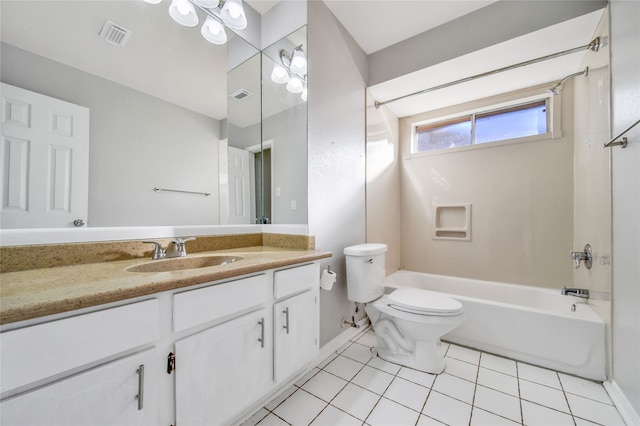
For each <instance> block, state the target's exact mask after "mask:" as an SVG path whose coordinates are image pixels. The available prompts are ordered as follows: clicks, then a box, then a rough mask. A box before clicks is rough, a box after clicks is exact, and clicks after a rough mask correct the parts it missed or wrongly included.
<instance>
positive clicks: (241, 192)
mask: <svg viewBox="0 0 640 426" xmlns="http://www.w3.org/2000/svg"><path fill="white" fill-rule="evenodd" d="M250 182H251V170H250V165H249V151H245V150H244V149H239V148H234V147H232V146H230V147H229V224H231V225H239V224H247V223H251V218H250V216H249V215H250V213H251V204H250V203H251V190H250V187H249V184H250Z"/></svg>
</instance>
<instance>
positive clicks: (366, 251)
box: [344, 244, 387, 256]
mask: <svg viewBox="0 0 640 426" xmlns="http://www.w3.org/2000/svg"><path fill="white" fill-rule="evenodd" d="M386 251H387V245H386V244H358V245H355V246H350V247H345V249H344V254H346V255H348V256H373V255H376V254H382V253H384V252H386Z"/></svg>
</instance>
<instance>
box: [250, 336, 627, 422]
mask: <svg viewBox="0 0 640 426" xmlns="http://www.w3.org/2000/svg"><path fill="white" fill-rule="evenodd" d="M375 344H376V339H375V335H374V333H373V331H371V330H370V329H367V330H363V331H362V332H361V333H359V334H358V335H357V336H355V337H354V338H353V339H352V340H351V341H350V342H348V343H347V344H346V345H344V346H343V347H342V348H340V350H338V351H337V352H336V353H334V354H332V355H331V356H330V357H328V358H327V359H326V360H325V361H323V362H322V363H320V364H319V365H318V366H317V367H316V368H314V369H313V370H312V371H310V372H309V374H307V375H306V376H305V377H303V378H302V379H300V380H299V381H298V382H297V383H295V385H293V386H291V387H290V388H289V389H286V390H285V391H284V392H282V393H281V394H280V395H279V396H277V397H276V398H275V399H274V400H272V401H271V402H270V403H269V404H267V405H266V406H265V407H264V408H262V409H260V410H259V411H258V412H257V413H255V414H254V415H253V416H252V417H251V418H250V419H249V420H247V421H246V422H245V423H244V424H243V426H249V425H259V426H271V425H294V426H299V425H323V426H325V425H326V426H336V425H372V426H373V425H393V426H403V425H443V424H445V425H490V426H496V425H518V424H520V425H522V424H524V425H531V426H533V425H545V426H550V425H554V426H555V425H558V426H561V425H575V426H587V425H606V426H617V425H624V421H623V420H622V418H621V417H620V414H619V413H618V411H617V410H616V408H615V407H614V405H613V403H612V402H611V399H610V398H609V396H608V394H607V393H606V391H605V390H604V387H603V386H602V385H600V384H598V383H594V382H591V381H588V380H583V379H579V378H576V377H573V376H569V375H566V374H563V373H558V372H555V371H551V370H546V369H543V368H539V367H535V366H532V365H528V364H524V363H521V362H516V361H513V360H510V359H506V358H500V357H497V356H495V355H491V354H487V353H483V352H479V351H476V350H472V349H468V348H465V347H462V346H457V345H453V344H443V346H444V347H443V350H445V351H446V361H447V367H446V369H445V372H444V373H443V374H440V375H438V376H435V375H432V374H427V373H424V372H420V371H417V370H413V369H410V368H406V367H401V366H399V365H396V364H392V363H389V362H386V361H383V360H382V359H380V358H377V357H374V356H373V355H372V352H371V349H372V348H373V347H375Z"/></svg>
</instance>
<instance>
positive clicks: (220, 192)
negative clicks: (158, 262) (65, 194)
mask: <svg viewBox="0 0 640 426" xmlns="http://www.w3.org/2000/svg"><path fill="white" fill-rule="evenodd" d="M167 6H168V4H167V2H162V3H161V4H159V5H150V4H147V3H145V2H142V1H129V2H113V1H76V2H64V1H29V2H24V1H12V0H8V1H3V2H2V3H1V4H0V7H1V8H2V10H1V18H2V26H1V27H2V33H1V37H0V40H1V41H2V49H1V50H0V53H1V55H2V58H1V65H2V70H1V73H0V75H1V76H2V81H3V82H6V83H8V84H11V85H13V86H17V87H23V88H25V89H28V90H30V91H33V92H36V93H41V94H44V95H46V96H50V97H53V98H57V99H61V100H64V101H67V102H70V103H73V104H78V105H83V106H86V107H88V108H89V113H90V138H89V139H90V149H89V151H90V154H89V159H88V161H89V176H88V179H87V180H88V187H89V191H88V207H87V210H88V215H87V216H86V217H85V218H82V219H84V222H85V223H86V225H87V226H90V227H112V226H118V227H119V226H124V227H126V226H181V225H217V224H226V223H255V221H256V219H257V218H261V217H263V216H265V215H264V214H263V213H262V203H261V199H262V198H263V195H262V189H261V188H262V185H261V181H260V179H258V180H256V178H255V174H256V173H258V175H259V176H262V171H261V167H260V160H261V151H260V145H261V140H262V129H261V127H260V119H261V108H262V104H261V87H260V67H261V60H262V58H261V57H260V55H258V54H257V53H258V52H259V51H258V49H256V48H255V47H253V46H251V44H249V43H247V42H246V41H245V40H243V39H242V38H241V37H238V36H234V34H233V33H231V32H230V31H227V33H228V37H229V41H228V43H227V44H226V45H222V46H217V45H212V44H210V43H208V42H206V41H205V40H204V39H203V38H202V37H201V35H200V31H199V28H197V27H196V28H185V27H182V26H180V25H178V24H176V23H175V22H173V21H172V20H171V18H170V17H169V15H168V13H167ZM200 18H201V21H202V20H203V17H202V16H200ZM107 20H110V21H113V22H114V23H115V24H117V25H119V26H121V27H122V28H124V29H125V30H127V31H130V33H131V35H130V37H128V40H127V44H126V45H125V46H123V47H119V46H114V45H113V44H110V43H107V42H106V41H105V40H103V39H102V38H100V32H101V29H102V28H103V25H104V24H105V22H106V21H107ZM29 22H37V23H38V25H37V26H36V25H27V24H26V23H29ZM227 72H229V73H228V75H227ZM247 76H248V77H247ZM243 79H246V80H243ZM228 81H229V82H231V83H233V84H232V85H229V86H228V85H227V82H228ZM238 81H239V82H241V84H238V85H237V86H238V87H239V88H243V89H246V90H247V91H248V92H250V93H251V95H250V96H249V97H247V98H246V99H245V100H244V101H240V100H236V99H232V98H229V95H233V94H234V93H235V90H232V87H235V83H236V82H238ZM240 96H242V95H240ZM249 104H251V106H250V107H249V106H248V105H249ZM227 106H228V107H229V113H228V119H227ZM305 111H306V110H305ZM304 120H305V121H304V122H305V126H304V127H305V128H306V112H305V115H304ZM227 124H228V125H229V130H228V131H227ZM289 126H290V123H289V124H284V127H289ZM238 129H250V130H251V131H253V132H254V134H253V135H252V136H250V137H245V136H243V137H242V138H238V137H237V135H238V132H237V130H238ZM301 142H302V143H303V145H304V153H303V154H302V155H303V157H302V158H301V159H299V158H297V157H293V155H300V151H299V150H298V151H292V152H291V153H289V152H287V151H286V150H285V149H284V147H285V145H282V147H283V150H281V151H279V152H280V153H281V155H286V159H284V158H283V160H282V161H283V162H284V163H285V164H289V163H296V164H303V165H304V167H305V169H304V172H303V173H300V172H299V174H301V176H302V178H303V180H304V185H305V188H304V194H301V195H298V194H296V195H295V200H296V201H297V209H296V210H294V212H297V214H298V216H300V219H296V222H288V217H287V216H282V219H281V220H280V219H278V221H277V222H274V223H306V133H305V135H304V140H302V141H301ZM228 147H230V148H228ZM256 147H257V148H256ZM233 148H238V149H243V150H246V148H251V149H252V151H251V154H252V158H253V159H254V160H253V161H254V168H255V169H256V170H257V172H255V171H254V173H253V174H252V175H251V177H250V179H249V183H248V186H246V187H245V190H246V191H248V192H249V193H250V197H249V204H248V211H249V214H248V217H247V218H244V219H242V220H243V221H242V222H239V221H237V220H236V221H234V219H230V217H231V214H230V212H231V211H232V208H233V207H234V206H236V201H235V200H233V199H230V197H229V192H228V191H229V186H228V183H229V181H231V180H232V179H231V178H230V177H229V176H228V175H227V174H226V173H225V172H228V170H224V165H226V166H227V167H228V164H229V163H228V160H229V158H228V157H229V154H228V153H229V152H230V151H231V150H233ZM274 152H275V150H274ZM225 155H226V156H227V158H224V157H225ZM256 156H257V158H258V162H257V165H258V166H257V167H255V164H256V163H255V158H256ZM272 157H274V156H273V155H272ZM278 161H279V160H278ZM272 162H276V158H273V159H272ZM296 179H298V180H299V181H300V176H298V177H296ZM225 185H226V186H225ZM256 185H257V187H258V190H257V191H256V190H255V189H252V188H254V187H255V186H256ZM154 188H162V189H176V190H185V191H193V192H201V193H209V194H211V195H209V196H205V195H201V194H200V195H199V194H191V193H179V192H169V191H160V192H155V191H154V190H153V189H154ZM247 188H248V189H247ZM225 190H226V191H227V193H226V194H225V193H224V191H225ZM256 200H257V201H256ZM243 207H246V206H243ZM289 207H290V206H289ZM236 219H237V218H236ZM273 219H274V218H270V221H273ZM3 223H4V221H3ZM66 226H71V227H73V226H72V225H70V224H68V223H67V224H66ZM18 228H20V227H18Z"/></svg>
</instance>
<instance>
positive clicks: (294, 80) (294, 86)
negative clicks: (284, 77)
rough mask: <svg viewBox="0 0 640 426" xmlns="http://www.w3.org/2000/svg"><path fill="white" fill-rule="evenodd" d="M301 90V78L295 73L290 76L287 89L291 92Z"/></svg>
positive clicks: (302, 87)
mask: <svg viewBox="0 0 640 426" xmlns="http://www.w3.org/2000/svg"><path fill="white" fill-rule="evenodd" d="M302 90H304V86H303V85H302V80H300V78H298V77H297V76H295V75H294V76H291V79H290V80H289V82H288V83H287V91H289V92H291V93H302Z"/></svg>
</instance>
